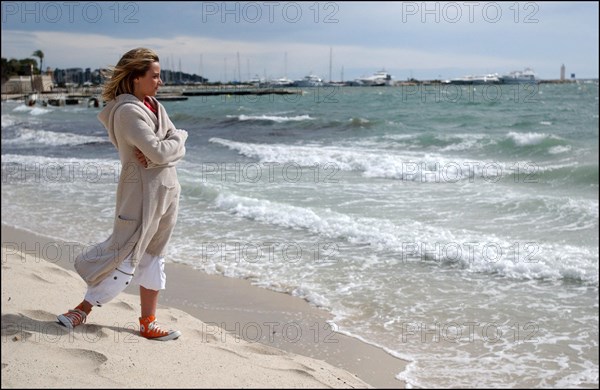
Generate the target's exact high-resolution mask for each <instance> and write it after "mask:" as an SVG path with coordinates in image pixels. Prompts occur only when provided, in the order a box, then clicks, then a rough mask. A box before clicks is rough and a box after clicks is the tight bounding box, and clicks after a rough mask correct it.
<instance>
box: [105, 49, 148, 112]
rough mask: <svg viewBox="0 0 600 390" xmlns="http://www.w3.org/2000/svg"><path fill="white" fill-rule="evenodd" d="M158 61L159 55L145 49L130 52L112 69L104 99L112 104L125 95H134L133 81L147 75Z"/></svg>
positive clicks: (106, 84)
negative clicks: (118, 97) (112, 101)
mask: <svg viewBox="0 0 600 390" xmlns="http://www.w3.org/2000/svg"><path fill="white" fill-rule="evenodd" d="M154 62H159V61H158V55H157V54H156V53H155V52H154V51H152V50H150V49H146V48H144V47H138V48H137V49H133V50H129V51H128V52H127V53H125V54H123V57H121V59H120V60H119V62H118V63H117V66H115V67H113V68H112V69H111V73H112V74H111V77H110V79H109V80H107V81H106V83H105V84H104V89H103V91H102V98H103V99H104V100H105V101H107V102H110V101H111V100H114V99H115V98H116V97H117V96H119V95H121V94H123V93H129V94H132V95H133V80H134V79H136V78H137V77H142V76H144V75H145V74H146V72H147V71H148V69H150V66H151V65H152V64H153V63H154Z"/></svg>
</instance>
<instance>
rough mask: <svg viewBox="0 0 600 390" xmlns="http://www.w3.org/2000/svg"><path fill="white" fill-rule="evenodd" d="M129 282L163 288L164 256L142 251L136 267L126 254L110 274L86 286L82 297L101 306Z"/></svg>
mask: <svg viewBox="0 0 600 390" xmlns="http://www.w3.org/2000/svg"><path fill="white" fill-rule="evenodd" d="M130 283H133V284H139V285H140V286H143V287H144V288H147V289H149V290H164V289H165V286H166V284H167V275H166V274H165V259H164V257H160V256H151V255H149V254H148V253H144V255H143V256H142V259H141V260H140V262H139V264H138V265H137V268H136V267H135V266H134V265H132V264H131V256H128V257H127V258H126V259H125V260H124V261H123V263H122V264H121V265H120V266H119V267H118V268H117V269H115V270H114V271H113V273H112V274H110V276H108V277H107V278H106V279H104V280H103V281H101V282H100V283H98V284H97V285H95V286H91V287H88V290H87V293H86V294H85V298H84V299H85V300H86V301H88V302H89V303H91V304H92V305H94V306H102V305H104V304H105V303H108V302H110V301H111V300H113V299H114V298H115V297H116V296H117V295H119V294H120V293H121V292H122V291H123V290H125V288H127V286H128V285H129V284H130Z"/></svg>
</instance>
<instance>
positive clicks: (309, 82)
mask: <svg viewBox="0 0 600 390" xmlns="http://www.w3.org/2000/svg"><path fill="white" fill-rule="evenodd" d="M294 86H296V87H322V86H323V79H321V78H320V77H319V76H316V75H314V74H309V75H308V76H304V78H303V79H301V80H295V81H294Z"/></svg>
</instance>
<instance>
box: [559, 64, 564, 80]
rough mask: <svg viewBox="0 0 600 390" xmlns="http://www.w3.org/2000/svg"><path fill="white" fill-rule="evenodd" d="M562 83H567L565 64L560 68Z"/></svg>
mask: <svg viewBox="0 0 600 390" xmlns="http://www.w3.org/2000/svg"><path fill="white" fill-rule="evenodd" d="M560 81H565V64H562V66H561V67H560Z"/></svg>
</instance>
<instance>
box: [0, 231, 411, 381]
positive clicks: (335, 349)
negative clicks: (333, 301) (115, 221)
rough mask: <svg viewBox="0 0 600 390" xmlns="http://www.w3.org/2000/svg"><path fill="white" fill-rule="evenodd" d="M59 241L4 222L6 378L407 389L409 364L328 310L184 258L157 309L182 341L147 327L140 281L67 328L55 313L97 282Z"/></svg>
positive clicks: (173, 271) (171, 270)
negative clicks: (158, 337)
mask: <svg viewBox="0 0 600 390" xmlns="http://www.w3.org/2000/svg"><path fill="white" fill-rule="evenodd" d="M56 245H62V244H61V243H58V242H57V241H53V240H51V239H49V238H44V237H41V236H39V235H36V234H33V233H32V232H28V231H23V230H19V229H15V228H12V227H8V226H7V225H4V224H3V225H2V343H3V346H2V387H74V386H86V387H125V388H128V387H142V386H144V387H146V386H147V387H229V388H238V387H276V388H281V387H305V388H306V387H309V388H310V387H313V388H314V387H332V388H368V387H403V382H401V381H398V380H396V379H395V378H394V375H395V374H397V373H398V372H399V371H401V370H402V369H403V367H404V365H405V364H406V363H405V362H403V361H401V360H399V359H396V358H394V357H392V356H391V355H389V354H387V353H385V352H384V351H382V350H380V349H378V348H375V347H373V346H370V345H368V344H365V343H362V342H360V341H359V340H356V339H354V338H350V337H347V336H344V335H342V334H339V333H336V332H334V331H333V330H332V325H329V324H328V323H327V322H326V321H327V313H325V312H323V311H321V310H319V309H317V308H315V307H313V306H310V305H308V304H307V303H306V302H305V301H303V300H301V299H297V298H295V297H291V296H289V295H286V294H279V293H274V292H271V291H268V290H265V289H261V288H258V287H254V286H252V285H250V284H249V283H248V282H246V281H243V280H235V279H230V278H224V277H218V276H211V275H207V274H204V273H202V272H199V271H195V270H192V269H191V268H190V267H187V266H183V265H177V264H169V266H168V270H167V275H168V277H169V279H168V280H169V282H168V285H167V290H165V291H164V293H163V294H161V299H160V301H159V310H158V313H157V318H158V319H159V321H160V322H161V323H162V324H164V326H166V327H173V328H177V329H179V330H181V331H182V333H183V336H182V337H181V338H180V339H178V340H176V341H174V342H165V343H161V342H155V341H149V340H145V339H143V338H140V337H139V336H138V333H137V331H138V323H137V317H138V315H139V299H138V297H137V296H136V295H135V293H136V290H137V287H136V288H131V289H128V290H126V292H125V293H123V294H121V295H120V296H119V297H117V298H116V299H115V300H114V301H113V302H111V303H109V304H107V305H105V306H103V307H102V308H94V311H93V312H92V314H91V315H90V317H89V318H88V322H87V323H86V324H85V325H83V326H81V327H78V328H76V329H75V330H74V331H68V330H67V329H65V328H64V327H62V326H61V325H59V324H58V323H57V322H56V315H57V314H60V313H62V312H63V311H65V310H66V309H67V308H69V307H71V306H73V304H74V302H75V301H77V300H78V299H79V298H80V297H81V296H83V294H84V292H85V288H86V287H85V283H84V282H83V281H82V280H81V279H80V278H79V276H78V275H77V274H76V273H75V272H74V271H73V270H72V269H70V268H72V264H70V263H71V261H70V260H72V256H71V255H69V254H67V252H68V251H65V250H61V251H60V252H61V253H60V256H58V255H55V254H57V253H58V251H53V250H52V248H58V246H56ZM63 249H64V247H63ZM42 257H46V258H47V260H44V259H43V258H42ZM48 260H50V261H48ZM200 297H201V298H200ZM198 302H202V304H199V303H198ZM182 309H183V310H182ZM184 310H185V311H184ZM199 318H201V319H202V320H200V319H199Z"/></svg>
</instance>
